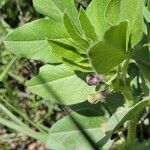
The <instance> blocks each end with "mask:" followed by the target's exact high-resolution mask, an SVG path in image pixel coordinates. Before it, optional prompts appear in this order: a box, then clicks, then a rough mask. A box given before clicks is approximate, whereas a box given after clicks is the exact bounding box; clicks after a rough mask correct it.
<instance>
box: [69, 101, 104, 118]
mask: <svg viewBox="0 0 150 150" xmlns="http://www.w3.org/2000/svg"><path fill="white" fill-rule="evenodd" d="M69 107H70V108H71V109H72V110H73V111H74V112H76V113H78V114H81V115H83V116H91V117H92V116H103V115H104V111H103V108H102V107H103V106H102V104H101V103H97V104H91V103H89V102H88V101H85V102H82V103H78V104H74V105H70V106H69Z"/></svg>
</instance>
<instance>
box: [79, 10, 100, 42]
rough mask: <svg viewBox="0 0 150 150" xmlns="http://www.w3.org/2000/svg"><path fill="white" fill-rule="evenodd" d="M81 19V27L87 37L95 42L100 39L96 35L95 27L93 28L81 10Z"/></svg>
mask: <svg viewBox="0 0 150 150" xmlns="http://www.w3.org/2000/svg"><path fill="white" fill-rule="evenodd" d="M79 19H80V23H81V27H82V29H83V31H84V32H85V35H86V37H87V38H89V39H90V40H92V41H93V42H95V41H97V40H98V37H97V35H96V33H95V30H94V27H93V26H92V24H91V22H90V20H89V18H88V16H87V15H86V12H85V11H84V9H80V12H79Z"/></svg>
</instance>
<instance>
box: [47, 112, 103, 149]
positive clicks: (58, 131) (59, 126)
mask: <svg viewBox="0 0 150 150" xmlns="http://www.w3.org/2000/svg"><path fill="white" fill-rule="evenodd" d="M71 115H72V116H73V117H74V118H75V119H76V121H78V122H79V123H80V124H81V126H82V127H83V129H84V131H85V132H87V134H89V135H90V137H91V138H92V139H94V141H98V139H100V138H101V137H102V136H103V132H102V130H101V129H100V125H101V124H102V123H103V122H104V121H105V117H103V116H101V117H100V116H99V117H86V116H81V115H79V114H76V113H71ZM53 141H57V144H56V145H53V147H51V144H52V143H53ZM60 145H63V146H64V148H63V149H62V150H70V149H86V150H91V147H90V145H89V143H88V141H87V140H86V139H85V137H83V135H82V134H81V132H80V130H78V129H77V127H76V126H75V124H74V123H73V122H72V121H71V120H70V117H69V116H67V117H65V118H63V119H61V120H60V121H58V122H57V123H56V124H54V126H53V127H52V128H51V129H50V133H49V138H48V141H47V146H48V148H50V149H58V146H60Z"/></svg>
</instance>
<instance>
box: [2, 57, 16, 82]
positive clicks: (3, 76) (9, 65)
mask: <svg viewBox="0 0 150 150" xmlns="http://www.w3.org/2000/svg"><path fill="white" fill-rule="evenodd" d="M17 60H18V56H15V57H14V58H13V59H12V60H11V62H10V63H9V64H8V65H7V66H6V68H5V70H4V71H3V72H2V73H1V75H0V81H3V80H4V78H5V77H6V76H7V74H8V72H9V70H10V69H11V67H12V66H13V65H14V64H15V63H16V61H17Z"/></svg>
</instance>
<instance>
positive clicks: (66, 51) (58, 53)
mask: <svg viewBox="0 0 150 150" xmlns="http://www.w3.org/2000/svg"><path fill="white" fill-rule="evenodd" d="M49 44H50V45H51V47H52V53H53V55H54V56H55V57H56V58H58V59H59V60H60V61H61V62H63V61H64V59H68V60H71V61H73V62H79V61H82V60H85V58H84V57H83V56H81V54H79V53H78V52H77V50H76V48H75V47H73V46H72V45H70V44H68V43H67V41H65V40H49Z"/></svg>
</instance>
